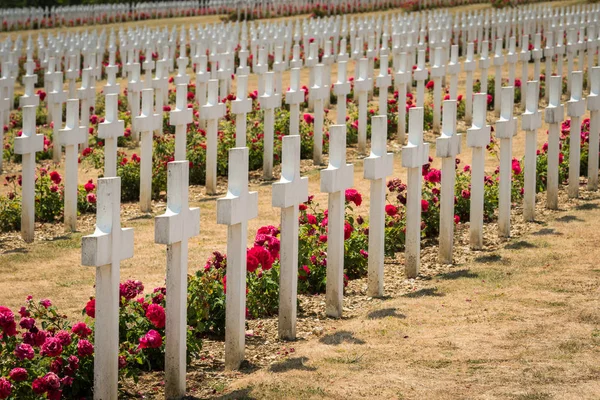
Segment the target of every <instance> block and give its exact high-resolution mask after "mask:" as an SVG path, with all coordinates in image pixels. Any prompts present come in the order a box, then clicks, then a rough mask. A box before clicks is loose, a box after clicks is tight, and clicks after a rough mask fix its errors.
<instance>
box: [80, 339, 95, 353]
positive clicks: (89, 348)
mask: <svg viewBox="0 0 600 400" xmlns="http://www.w3.org/2000/svg"><path fill="white" fill-rule="evenodd" d="M77 354H79V357H86V356H91V355H92V354H94V345H93V344H91V343H90V342H89V341H87V340H85V339H81V340H80V341H79V342H77Z"/></svg>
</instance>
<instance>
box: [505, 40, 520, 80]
mask: <svg viewBox="0 0 600 400" xmlns="http://www.w3.org/2000/svg"><path fill="white" fill-rule="evenodd" d="M518 61H519V54H518V53H517V39H516V38H515V37H514V36H511V37H510V43H509V45H508V53H507V54H506V62H507V63H508V86H514V85H515V77H516V74H517V62H518Z"/></svg>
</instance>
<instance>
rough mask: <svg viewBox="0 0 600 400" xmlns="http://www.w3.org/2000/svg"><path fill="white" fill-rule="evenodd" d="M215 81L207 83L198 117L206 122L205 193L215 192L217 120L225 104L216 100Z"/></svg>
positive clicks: (216, 82) (223, 113)
mask: <svg viewBox="0 0 600 400" xmlns="http://www.w3.org/2000/svg"><path fill="white" fill-rule="evenodd" d="M218 85H219V81H218V80H217V79H211V80H209V81H208V99H207V102H206V104H205V105H203V106H202V107H200V117H201V118H202V119H203V120H205V121H206V122H207V128H206V193H207V194H216V192H217V131H218V127H219V118H222V117H223V116H224V115H225V104H223V103H220V102H219V99H218V90H219V88H218Z"/></svg>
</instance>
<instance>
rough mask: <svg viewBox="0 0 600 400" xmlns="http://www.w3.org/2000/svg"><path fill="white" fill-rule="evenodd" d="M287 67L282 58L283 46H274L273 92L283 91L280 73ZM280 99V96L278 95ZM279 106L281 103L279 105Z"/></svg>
mask: <svg viewBox="0 0 600 400" xmlns="http://www.w3.org/2000/svg"><path fill="white" fill-rule="evenodd" d="M286 69H287V63H286V62H285V60H284V59H283V47H282V46H277V47H275V61H274V63H273V72H274V73H275V92H276V93H279V94H281V93H282V91H283V82H282V75H283V72H284V71H285V70H286ZM280 99H281V96H280ZM279 106H280V107H281V104H280V105H279Z"/></svg>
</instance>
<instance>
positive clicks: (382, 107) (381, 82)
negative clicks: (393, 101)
mask: <svg viewBox="0 0 600 400" xmlns="http://www.w3.org/2000/svg"><path fill="white" fill-rule="evenodd" d="M379 62H380V64H379V65H380V67H379V76H377V78H376V79H375V86H377V88H378V89H379V115H385V116H386V117H387V101H388V88H389V87H390V86H392V76H391V75H390V74H389V73H388V56H387V54H383V55H382V56H381V59H380V60H379Z"/></svg>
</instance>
